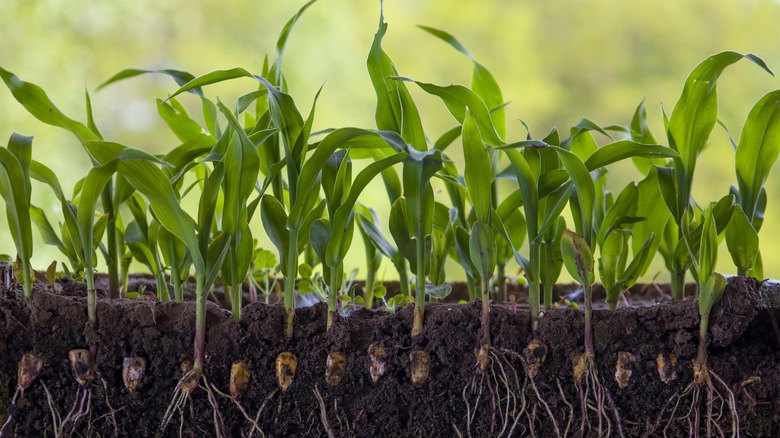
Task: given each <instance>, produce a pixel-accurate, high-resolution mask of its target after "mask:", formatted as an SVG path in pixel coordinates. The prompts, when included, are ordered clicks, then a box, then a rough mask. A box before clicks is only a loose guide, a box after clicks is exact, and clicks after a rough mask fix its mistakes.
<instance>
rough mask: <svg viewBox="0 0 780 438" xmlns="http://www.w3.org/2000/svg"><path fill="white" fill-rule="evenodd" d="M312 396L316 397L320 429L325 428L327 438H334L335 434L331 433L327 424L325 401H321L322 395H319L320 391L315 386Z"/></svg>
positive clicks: (331, 430)
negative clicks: (320, 423) (318, 406)
mask: <svg viewBox="0 0 780 438" xmlns="http://www.w3.org/2000/svg"><path fill="white" fill-rule="evenodd" d="M313 392H314V396H315V397H317V403H319V405H320V420H321V421H322V427H324V428H325V433H327V434H328V438H336V434H335V433H334V432H333V429H331V427H330V424H329V423H328V411H327V409H326V408H325V401H324V400H323V399H322V394H320V390H319V388H318V387H317V385H316V384H315V385H314V391H313Z"/></svg>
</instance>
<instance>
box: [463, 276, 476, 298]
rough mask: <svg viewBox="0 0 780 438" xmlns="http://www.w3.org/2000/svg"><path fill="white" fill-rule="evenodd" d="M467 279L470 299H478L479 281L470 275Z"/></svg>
mask: <svg viewBox="0 0 780 438" xmlns="http://www.w3.org/2000/svg"><path fill="white" fill-rule="evenodd" d="M466 280H467V281H466V285H467V286H468V292H469V301H474V300H476V299H477V288H478V286H477V283H478V281H477V279H476V278H475V277H468V278H467V279H466Z"/></svg>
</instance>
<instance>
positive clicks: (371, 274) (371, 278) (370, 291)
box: [363, 268, 376, 309]
mask: <svg viewBox="0 0 780 438" xmlns="http://www.w3.org/2000/svg"><path fill="white" fill-rule="evenodd" d="M364 284H365V287H364V288H363V301H364V305H365V306H366V309H371V308H373V307H374V286H375V285H376V272H375V271H374V269H372V268H368V270H367V271H366V282H365V283H364Z"/></svg>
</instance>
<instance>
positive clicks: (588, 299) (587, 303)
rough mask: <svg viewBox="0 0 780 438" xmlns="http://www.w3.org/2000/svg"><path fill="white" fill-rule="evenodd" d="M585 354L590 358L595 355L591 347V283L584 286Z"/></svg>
mask: <svg viewBox="0 0 780 438" xmlns="http://www.w3.org/2000/svg"><path fill="white" fill-rule="evenodd" d="M584 335H585V354H586V355H587V356H588V358H590V359H592V358H594V357H595V356H596V353H595V351H596V350H595V349H594V348H593V285H588V286H585V334H584Z"/></svg>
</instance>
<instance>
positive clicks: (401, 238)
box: [389, 198, 417, 272]
mask: <svg viewBox="0 0 780 438" xmlns="http://www.w3.org/2000/svg"><path fill="white" fill-rule="evenodd" d="M407 215H408V213H407V202H406V199H405V198H398V199H397V200H396V201H395V202H394V203H393V206H392V207H391V208H390V221H389V222H390V223H389V228H390V234H391V235H392V236H393V240H394V241H395V244H396V247H397V248H398V253H399V254H400V255H401V256H402V257H403V258H405V259H406V260H408V261H409V265H410V267H411V269H412V271H413V272H414V271H415V270H416V269H417V250H416V248H415V245H414V242H413V241H412V237H411V236H412V232H411V231H412V230H410V229H409V227H408V222H409V221H408V220H407Z"/></svg>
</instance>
